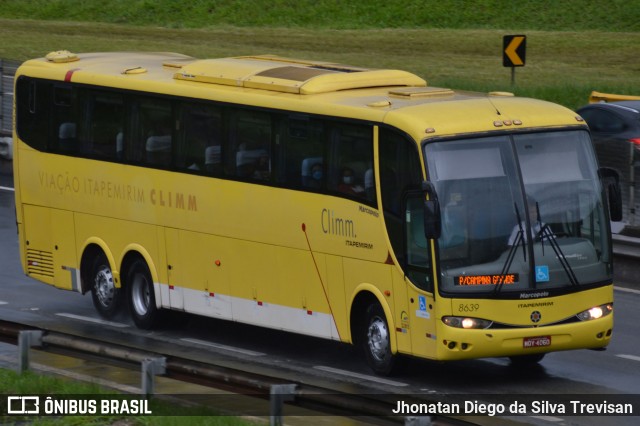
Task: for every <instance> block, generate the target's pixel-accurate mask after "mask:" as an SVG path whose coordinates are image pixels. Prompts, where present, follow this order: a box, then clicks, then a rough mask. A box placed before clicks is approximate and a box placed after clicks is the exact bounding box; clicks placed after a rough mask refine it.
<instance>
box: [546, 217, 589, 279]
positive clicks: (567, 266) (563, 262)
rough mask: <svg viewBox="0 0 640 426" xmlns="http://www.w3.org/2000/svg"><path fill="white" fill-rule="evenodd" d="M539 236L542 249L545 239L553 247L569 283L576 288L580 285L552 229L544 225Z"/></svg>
mask: <svg viewBox="0 0 640 426" xmlns="http://www.w3.org/2000/svg"><path fill="white" fill-rule="evenodd" d="M538 235H539V236H540V239H541V242H542V244H543V246H542V247H544V240H545V238H547V239H548V240H549V245H550V246H551V248H552V249H553V251H554V253H555V254H556V258H557V259H558V261H559V262H560V265H562V268H563V269H564V272H565V273H566V274H567V277H569V281H570V282H571V285H574V286H577V285H579V282H578V278H577V277H576V274H575V273H574V272H573V268H571V265H570V264H569V261H568V260H567V257H566V256H565V255H564V252H563V251H562V249H561V248H560V245H559V244H558V242H557V241H556V237H555V235H553V231H551V228H550V227H549V225H547V224H545V225H543V226H542V228H541V229H540V231H539V232H538ZM542 255H543V256H544V251H543V252H542Z"/></svg>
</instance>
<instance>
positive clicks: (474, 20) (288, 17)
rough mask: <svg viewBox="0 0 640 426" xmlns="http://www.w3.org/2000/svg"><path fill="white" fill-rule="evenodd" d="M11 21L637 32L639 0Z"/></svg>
mask: <svg viewBox="0 0 640 426" xmlns="http://www.w3.org/2000/svg"><path fill="white" fill-rule="evenodd" d="M0 4H1V5H2V8H1V9H2V10H1V11H0V15H1V16H3V17H5V18H12V19H39V20H55V21H77V22H86V21H96V22H106V23H113V24H128V25H145V26H149V25H153V26H161V27H168V28H207V27H216V26H220V25H234V26H241V27H300V28H324V29H329V28H332V29H379V28H422V29H425V28H430V29H434V28H450V29H499V28H504V29H506V28H509V29H512V30H545V31H585V30H599V31H638V30H640V19H638V18H639V13H640V12H639V11H640V2H639V1H638V0H607V1H606V2H604V1H592V0H519V1H508V0H366V1H365V0H351V1H348V2H346V1H341V0H271V1H269V2H266V1H261V0H216V1H211V0H192V1H190V2H187V3H185V2H176V1H172V0H110V1H108V2H107V1H81V0H30V1H25V0H4V1H2V2H0Z"/></svg>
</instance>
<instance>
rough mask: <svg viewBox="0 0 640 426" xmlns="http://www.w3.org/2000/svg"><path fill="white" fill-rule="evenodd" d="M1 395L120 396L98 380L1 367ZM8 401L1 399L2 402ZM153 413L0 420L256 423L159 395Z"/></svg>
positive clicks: (162, 425)
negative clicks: (176, 402) (18, 371)
mask: <svg viewBox="0 0 640 426" xmlns="http://www.w3.org/2000/svg"><path fill="white" fill-rule="evenodd" d="M0 395H8V396H10V395H21V396H25V395H55V396H61V395H91V396H92V397H94V396H96V395H103V396H104V395H109V396H110V398H117V395H115V396H114V392H113V391H110V390H106V389H104V388H101V387H99V386H98V385H94V384H86V383H78V382H72V381H68V380H64V379H59V378H55V377H51V376H43V375H39V374H36V373H33V372H30V371H27V372H25V373H24V374H17V373H15V372H13V371H10V370H4V369H0ZM4 403H5V401H2V402H0V406H2V405H3V404H4ZM149 409H150V410H151V411H152V412H153V415H150V416H100V415H94V416H82V415H77V416H64V417H58V416H43V417H35V416H30V417H21V416H10V417H9V416H7V417H0V424H3V425H10V424H31V425H40V426H49V425H51V426H53V425H56V426H76V425H77V426H80V425H96V426H102V425H104V426H107V425H118V426H147V425H154V426H155V425H159V426H174V425H181V426H182V425H186V426H190V425H205V426H243V425H244V426H247V425H250V424H252V423H249V422H247V421H244V420H242V419H239V418H237V417H226V416H219V415H217V413H215V412H214V411H212V410H210V409H208V408H206V407H183V406H179V405H176V404H173V403H167V402H166V401H163V400H159V399H152V400H151V401H150V403H149Z"/></svg>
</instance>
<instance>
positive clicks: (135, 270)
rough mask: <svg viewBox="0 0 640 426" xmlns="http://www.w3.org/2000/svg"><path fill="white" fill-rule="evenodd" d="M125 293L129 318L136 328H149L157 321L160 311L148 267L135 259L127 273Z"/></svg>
mask: <svg viewBox="0 0 640 426" xmlns="http://www.w3.org/2000/svg"><path fill="white" fill-rule="evenodd" d="M127 294H128V301H129V308H130V309H129V310H130V312H131V318H132V319H133V322H134V323H135V324H136V326H137V327H138V328H141V329H144V330H150V329H152V328H154V327H155V326H156V325H157V324H158V321H159V318H160V311H159V310H158V308H157V307H156V298H155V292H154V290H153V280H152V278H151V273H150V272H149V267H148V266H147V264H146V263H145V262H144V261H143V260H141V259H137V260H135V261H134V262H133V263H132V264H131V267H130V268H129V271H128V273H127Z"/></svg>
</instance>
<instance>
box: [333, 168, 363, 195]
mask: <svg viewBox="0 0 640 426" xmlns="http://www.w3.org/2000/svg"><path fill="white" fill-rule="evenodd" d="M338 191H340V192H342V193H343V194H349V195H363V194H364V187H362V186H361V185H360V184H357V183H356V181H355V176H354V175H353V169H351V168H350V167H343V168H342V170H341V173H340V183H339V184H338Z"/></svg>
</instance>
